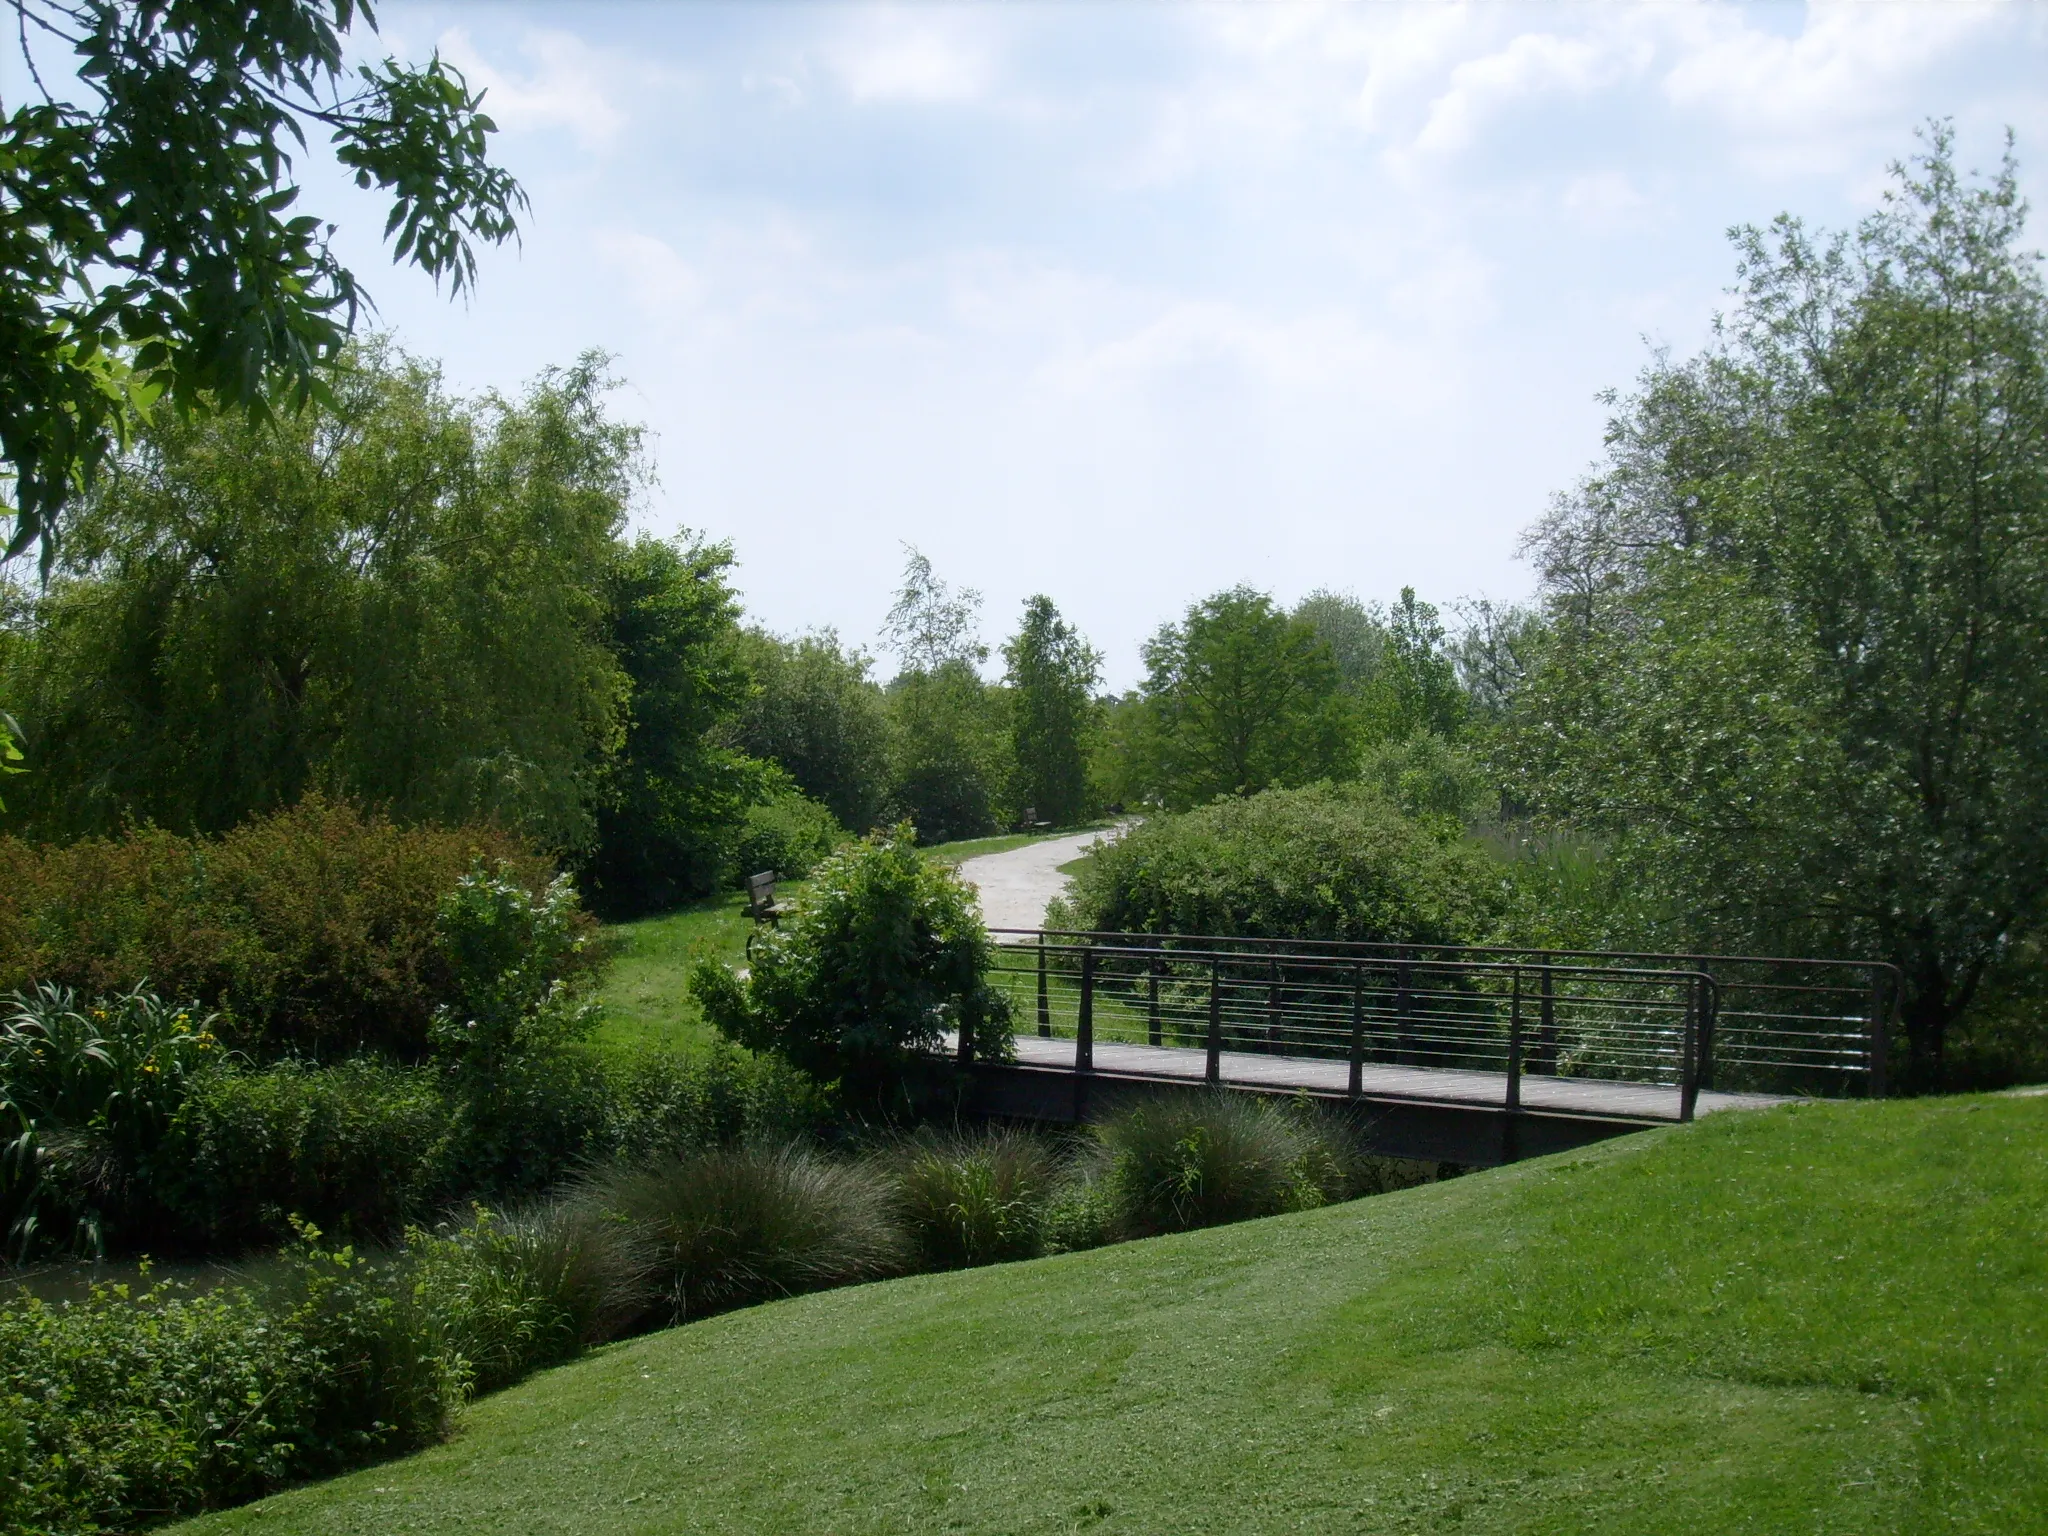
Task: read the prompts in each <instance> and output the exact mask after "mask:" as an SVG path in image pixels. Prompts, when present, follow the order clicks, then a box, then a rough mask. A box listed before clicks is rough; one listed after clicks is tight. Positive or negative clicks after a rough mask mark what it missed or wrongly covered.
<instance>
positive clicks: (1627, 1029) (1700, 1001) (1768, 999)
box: [953, 929, 1898, 1164]
mask: <svg viewBox="0 0 2048 1536" xmlns="http://www.w3.org/2000/svg"><path fill="white" fill-rule="evenodd" d="M992 935H993V937H994V938H995V939H996V940H997V964H996V969H995V980H996V983H997V985H998V986H999V987H1000V988H1001V989H1002V990H1003V991H1004V992H1005V993H1006V994H1007V995H1008V997H1009V999H1010V1002H1011V1007H1012V1011H1013V1019H1014V1022H1015V1026H1016V1051H1015V1059H1014V1060H1010V1061H982V1060H976V1059H975V1056H974V1051H973V1042H972V1041H971V1040H969V1041H965V1042H961V1041H959V1040H958V1039H957V1037H956V1039H955V1040H954V1042H953V1045H954V1048H955V1049H956V1050H957V1051H958V1052H959V1055H960V1058H961V1059H962V1060H963V1062H966V1063H968V1064H969V1065H970V1066H971V1069H972V1072H973V1086H972V1107H973V1108H974V1109H975V1110H976V1111H977V1112H980V1113H984V1114H991V1115H1000V1116H1009V1117H1015V1118H1023V1119H1036V1120H1052V1121H1066V1122H1078V1121H1085V1120H1089V1119H1092V1118H1094V1117H1096V1116H1097V1115H1100V1114H1102V1113H1105V1112H1107V1111H1108V1110H1110V1109H1112V1108H1115V1107H1118V1106H1120V1105H1123V1104H1127V1103H1129V1102H1132V1101H1133V1100H1136V1099H1141V1098H1145V1097H1150V1096H1157V1095H1160V1094H1171V1093H1177V1092H1188V1091H1204V1090H1211V1091H1213V1090H1218V1089H1227V1090H1236V1091H1242V1092H1251V1093H1266V1094H1287V1095H1305V1096H1308V1097H1311V1098H1315V1099H1319V1100H1324V1101H1331V1102H1335V1103H1339V1104H1343V1105H1346V1106H1349V1107H1350V1108H1351V1109H1352V1110H1353V1111H1354V1112H1355V1113H1356V1114H1357V1117H1358V1121H1359V1124H1360V1126H1361V1128H1362V1130H1363V1133H1364V1135H1365V1137H1366V1140H1367V1142H1368V1144H1369V1145H1370V1146H1371V1147H1372V1148H1373V1150H1375V1151H1378V1152H1380V1153H1383V1154H1385V1155H1388V1156H1397V1157H1414V1158H1425V1159H1431V1160H1437V1161H1449V1162H1458V1163H1472V1164H1484V1163H1498V1162H1511V1161H1514V1160H1515V1159H1517V1158H1520V1157H1528V1156H1534V1155H1538V1154H1540V1153H1544V1152H1552V1151H1561V1150H1565V1149H1567V1148H1569V1147H1573V1146H1581V1145H1585V1144H1587V1143H1590V1142H1593V1141H1598V1140H1602V1139H1604V1138H1606V1137H1609V1136H1614V1135H1621V1134H1625V1133H1627V1132H1630V1131H1635V1130H1640V1129H1642V1128H1644V1127H1645V1126H1650V1125H1656V1124H1661V1123H1668V1122H1683V1121H1689V1120H1692V1119H1694V1118H1696V1117H1697V1116H1699V1115H1702V1114H1711V1113H1715V1112H1717V1111H1720V1110H1726V1109H1737V1108H1755V1107H1762V1106H1765V1105H1771V1104H1777V1103H1783V1102H1786V1101H1788V1100H1791V1099H1795V1098H1815V1097H1821V1098H1840V1097H1879V1096H1882V1095H1883V1093H1884V1089H1885V1057H1886V1042H1887V1038H1888V1034H1889V1028H1890V1022H1891V1018H1892V1015H1893V1012H1894V1011H1895V1009H1896V1006H1897V1000H1898V976H1897V973H1896V972H1895V971H1894V970H1893V969H1892V968H1891V967H1889V966H1885V965H1879V964H1871V963H1863V962H1850V961H1827V960H1800V959H1783V958H1771V957H1760V956H1743V955H1672V954H1621V953H1596V952H1587V951H1562V950H1516V949H1507V948H1477V947H1469V946H1445V945H1389V944H1348V943H1336V942H1332V943H1313V942H1302V941H1279V940H1265V939H1250V938H1238V937H1225V936H1213V935H1211V936H1194V937H1184V936H1178V935H1172V936H1166V935H1151V934H1129V933H1080V932H1072V931H1061V930H1046V929H1000V930H993V931H992Z"/></svg>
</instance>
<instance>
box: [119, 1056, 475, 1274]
mask: <svg viewBox="0 0 2048 1536" xmlns="http://www.w3.org/2000/svg"><path fill="white" fill-rule="evenodd" d="M455 1135H456V1127H455V1126H454V1125H453V1124H452V1123H451V1116H450V1113H449V1106H448V1102H447V1100H446V1099H445V1098H444V1097H443V1095H442V1093H441V1091H440V1088H439V1086H438V1083H437V1081H436V1077H435V1074H434V1072H433V1071H432V1070H431V1069H428V1068H423V1067H398V1066H392V1065H389V1064H387V1063H384V1062H379V1061H375V1060H371V1059H366V1058H357V1059H354V1060H350V1061H343V1062H338V1063H336V1064H335V1065H334V1066H331V1067H325V1068H313V1067H309V1066H307V1065H306V1064H305V1063H303V1062H280V1063H278V1064H277V1065H275V1066H271V1067H266V1068H263V1069H261V1070H257V1071H249V1070H235V1069H230V1070H227V1071H222V1072H219V1073H216V1074H214V1075H213V1076H211V1077H209V1078H207V1079H206V1080H205V1081H203V1082H202V1083H200V1084H199V1085H198V1087H197V1088H196V1089H195V1090H194V1091H193V1093H192V1094H191V1095H190V1097H188V1098H187V1099H186V1101H185V1103H184V1106H183V1108H182V1109H181V1110H180V1112H179V1114H178V1118H177V1121H176V1123H175V1125H174V1127H173V1131H172V1134H171V1136H170V1138H169V1139H168V1142H167V1153H168V1155H167V1156H166V1157H165V1158H164V1160H163V1162H162V1165H161V1168H160V1173H159V1189H160V1194H161V1198H162V1199H163V1200H164V1201H165V1203H166V1204H167V1205H168V1206H169V1207H170V1208H171V1211H172V1212H173V1215H174V1218H175V1220H176V1223H177V1227H178V1230H179V1232H180V1234H181V1235H182V1236H183V1237H184V1238H185V1239H186V1240H187V1241H194V1242H200V1243H203V1244H204V1245H205V1246H206V1247H208V1248H210V1249H215V1250H220V1249H226V1250H230V1251H232V1250H235V1249H238V1248H243V1247H248V1246H251V1245H254V1244H256V1243H259V1242H263V1241H266V1240H268V1241H277V1240H281V1239H283V1238H286V1237H289V1236H290V1232H291V1227H290V1218H292V1217H294V1216H297V1217H301V1218H303V1219H305V1220H308V1221H311V1222H313V1223H315V1224H316V1225H318V1226H320V1227H322V1228H324V1229H326V1230H328V1231H332V1232H338V1233H344V1234H348V1235H350V1236H353V1237H355V1238H357V1239H359V1240H360V1239H364V1238H367V1239H371V1240H382V1239H390V1238H395V1237H396V1236H397V1235H398V1233H399V1232H400V1231H401V1229H402V1228H403V1227H404V1225H405V1223H407V1222H408V1221H413V1220H416V1219H418V1218H419V1217H421V1216H423V1215H424V1214H426V1213H427V1212H428V1211H429V1210H430V1209H431V1208H432V1207H433V1206H434V1205H435V1204H436V1203H438V1202H439V1201H441V1200H442V1199H444V1198H446V1196H447V1194H448V1193H449V1184H450V1177H451V1169H450V1164H451V1160H452V1158H453V1156H454V1154H455V1151H456V1148H455V1146H454V1144H453V1143H454V1137H455Z"/></svg>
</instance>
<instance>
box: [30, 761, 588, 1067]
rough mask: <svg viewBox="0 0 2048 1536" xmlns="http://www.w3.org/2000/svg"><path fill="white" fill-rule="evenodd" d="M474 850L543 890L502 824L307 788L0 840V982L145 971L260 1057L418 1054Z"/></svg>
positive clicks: (106, 981) (83, 980) (116, 978)
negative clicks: (201, 1007)
mask: <svg viewBox="0 0 2048 1536" xmlns="http://www.w3.org/2000/svg"><path fill="white" fill-rule="evenodd" d="M479 857H484V858H486V859H490V860H494V861H496V860H503V861H507V862H509V864H510V867H511V869H512V871H513V873H514V877H515V878H516V879H517V880H518V881H520V882H521V883H522V884H523V885H524V886H525V887H526V888H527V889H528V890H531V891H539V890H540V889H542V888H543V887H545V886H546V884H547V880H548V877H549V873H550V872H549V871H548V870H547V868H546V867H545V865H543V864H542V863H541V862H540V861H538V860H535V859H532V858H530V857H527V856H525V855H523V854H521V853H520V852H519V851H518V849H517V848H516V847H515V846H514V845H513V844H512V843H511V842H510V841H509V839H507V838H506V837H505V836H504V835H503V834H501V833H498V832H495V831H491V830H489V829H484V828H459V829H454V830H444V829H441V828H435V827H400V826H397V825H395V824H394V823H392V822H390V821H386V820H384V819H382V818H380V817H375V816H368V815H364V814H363V813H361V812H358V811H356V810H353V809H351V808H350V807H348V806H346V805H339V804H335V803H332V802H329V801H325V800H321V799H319V798H317V797H311V798H308V799H307V800H306V801H305V802H304V803H302V804H301V805H299V806H297V807H296V808H294V809H292V810H288V811H283V812H279V813H278V814H276V815H274V816H268V817H262V818H259V819H257V820H254V821H251V822H248V823H245V824H244V825H242V826H240V827H237V828H236V829H235V830H234V831H232V832H228V833H226V834H224V835H222V836H220V837H217V838H208V837H179V836H175V835H173V834H172V833H169V832H164V831H161V830H158V829H156V828H153V827H145V828H140V829H137V830H135V831H133V832H130V833H128V834H126V835H124V836H122V837H119V838H87V839H84V840H82V841H80V842H76V843H72V844H69V845H66V846H61V847H59V846H53V845H41V844H31V843H25V842H22V841H20V840H18V839H14V838H0V990H21V989H26V988H29V987H32V986H33V985H35V984H36V983H37V982H45V981H47V982H52V983H55V984H58V985H61V986H67V987H70V988H72V989H74V990H75V991H76V992H77V993H78V994H79V995H81V996H111V995H114V994H118V993H122V992H126V991H129V990H132V989H134V988H136V987H140V986H142V985H144V984H145V983H147V984H148V985H149V986H150V987H151V988H152V989H153V990H154V991H155V992H156V993H157V994H158V995H159V996H164V997H190V998H198V999H200V1000H201V1001H202V1002H203V1003H204V1004H205V1005H206V1006H207V1007H208V1008H212V1009H218V1010H219V1011H220V1012H221V1014H222V1016H223V1020H222V1025H221V1029H220V1033H221V1035H222V1038H223V1039H224V1040H225V1041H226V1043H227V1044H228V1045H229V1046H231V1047H233V1048H236V1049H239V1050H243V1051H247V1052H249V1053H251V1054H253V1055H256V1056H259V1057H268V1056H280V1055H304V1056H309V1057H313V1058H316V1059H318V1058H322V1057H330V1056H334V1055H339V1054H345V1053H348V1052H351V1051H357V1050H377V1051H382V1052H384V1053H386V1054H389V1055H392V1056H395V1057H398V1058H400V1059H405V1060H417V1059H420V1058H423V1057H424V1056H426V1055H427V1053H428V1024H429V1021H430V1020H431V1019H432V1017H433V1014H434V1009H435V1008H436V1006H437V1005H439V1004H441V1003H444V1002H449V1001H451V1000H452V997H451V983H452V978H451V976H450V972H449V964H448V959H447V957H446V955H445V953H444V951H443V949H442V946H441V944H440V941H439V930H438V919H439V916H440V910H441V902H442V898H443V897H444V896H446V895H447V894H448V892H450V891H451V890H453V889H454V887H455V884H456V882H457V880H459V879H460V878H461V877H462V875H463V872H464V871H465V870H467V869H469V868H470V867H471V866H472V864H473V863H474V862H475V861H476V860H477V859H478V858H479ZM581 921H584V922H587V921H588V920H587V919H582V920H581ZM598 958H599V957H598V956H597V955H596V953H595V952H594V951H591V950H586V951H584V952H583V953H582V954H581V955H580V956H579V957H578V961H577V963H578V964H580V965H583V966H586V967H589V966H594V965H595V964H596V963H597V961H598Z"/></svg>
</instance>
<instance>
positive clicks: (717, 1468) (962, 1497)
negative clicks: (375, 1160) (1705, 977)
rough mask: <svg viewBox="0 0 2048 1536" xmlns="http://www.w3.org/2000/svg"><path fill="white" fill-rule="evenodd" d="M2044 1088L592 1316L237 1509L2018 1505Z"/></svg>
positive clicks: (451, 1527) (1786, 1518)
mask: <svg viewBox="0 0 2048 1536" xmlns="http://www.w3.org/2000/svg"><path fill="white" fill-rule="evenodd" d="M2044 1335H2048V1099H2043V1098H2020V1097H1995V1098H1994V1097H1986V1098H1972V1099H1947V1100H1923V1101H1919V1102H1909V1103H1897V1104H1884V1105H1833V1106H1809V1107H1802V1108H1796V1109H1788V1110H1780V1111H1772V1112H1768V1113H1762V1114H1748V1115H1733V1114H1730V1115H1717V1116H1715V1117H1713V1118H1712V1119H1711V1120H1709V1121H1706V1122H1703V1123H1701V1124H1699V1125H1697V1126H1694V1127H1690V1128H1674V1129H1671V1130H1668V1131H1658V1132H1652V1133H1648V1134H1645V1135H1641V1136H1637V1137H1632V1138H1629V1139H1627V1140H1625V1141H1622V1142H1616V1143H1609V1144H1607V1145H1606V1146H1604V1147H1602V1148H1600V1149H1598V1150H1594V1151H1589V1152H1581V1153H1575V1154H1569V1155H1565V1156H1561V1157H1555V1158H1550V1159H1547V1160H1544V1161H1540V1162H1534V1163H1526V1164H1523V1165H1520V1166H1518V1167H1515V1168H1510V1169H1505V1170H1500V1171H1496V1172H1491V1173H1482V1174H1474V1175H1472V1176H1469V1177H1466V1178H1463V1179H1458V1180H1455V1181H1452V1182H1449V1183H1445V1184H1439V1185H1433V1186H1428V1187H1425V1188H1421V1189H1415V1190H1410V1191H1407V1192H1404V1193H1401V1194H1395V1195H1387V1196H1382V1197H1380V1198H1377V1199H1373V1200H1367V1201H1362V1202H1358V1203H1356V1204H1352V1205H1347V1206H1340V1207H1335V1208H1331V1209H1327V1210H1323V1211H1318V1212H1314V1213H1311V1214H1307V1215H1302V1216H1290V1217H1282V1218H1279V1219H1276V1220H1271V1221H1262V1222H1254V1223H1248V1224H1245V1225H1243V1226H1238V1227H1231V1228H1223V1229H1218V1230H1213V1231H1209V1232H1204V1233H1197V1234H1192V1235H1189V1236H1184V1237H1172V1238H1164V1239H1158V1240H1154V1241H1151V1242H1144V1243H1133V1244H1128V1245H1125V1246H1122V1247H1117V1248H1108V1249H1102V1250H1098V1251H1096V1252H1093V1253H1086V1254H1075V1255H1068V1256H1064V1257H1060V1258H1053V1259H1045V1260H1039V1261H1036V1262H1033V1263H1028V1264H1015V1265H1009V1266H1004V1267H1000V1268H994V1269H985V1270H979V1271H970V1272H965V1273H960V1274H953V1275H944V1276H928V1277H921V1278H915V1279H909V1280H899V1281H894V1282H890V1283H886V1284H881V1285H872V1286H866V1287H862V1288H859V1289H854V1290H846V1291H839V1292H835V1293H831V1294H827V1295H819V1296H811V1297H805V1298H800V1299H797V1300H793V1301H788V1302H782V1303H778V1304H776V1305H773V1306H768V1307H761V1308H757V1309H755V1310H752V1311H748V1312H742V1313H736V1314H732V1315H730V1316H726V1317H722V1318H714V1319H711V1320H709V1321H706V1322H701V1323H696V1324H692V1325H690V1326H687V1327H683V1328H678V1329H675V1330H673V1331H671V1332H669V1333H666V1334H661V1335H657V1336H653V1337H650V1338H646V1339H642V1340H639V1341H636V1342H633V1343H629V1344H625V1345H620V1346H616V1347H614V1348H611V1349H609V1350H606V1351H604V1352H602V1353H600V1354H598V1355H595V1356H593V1357H590V1358H587V1359H585V1360H584V1361H582V1362H580V1363H578V1364H575V1365H571V1366H567V1367H564V1368H562V1369H560V1370H557V1371H554V1372H551V1373H549V1374H547V1375H545V1376H541V1377H537V1378H535V1379H534V1380H532V1381H530V1382H528V1383H527V1384H526V1385H524V1386H521V1387H518V1388H516V1389H514V1390H512V1391H509V1392H506V1393H504V1394H502V1395H500V1396H498V1397H495V1398H492V1399H489V1400H487V1401H485V1402H482V1403H479V1404H477V1405H476V1406H475V1407H473V1408H472V1409H471V1410H470V1411H469V1412H468V1413H467V1414H466V1415H465V1417H464V1419H463V1422H462V1424H461V1425H460V1428H459V1431H458V1433H457V1435H456V1437H455V1438H454V1439H453V1441H452V1442H451V1443H449V1444H447V1445H445V1446H441V1447H438V1448H436V1449H434V1450H431V1451H429V1452H427V1453H425V1454H423V1455H420V1456H417V1457H414V1458H412V1459H410V1460H408V1461H405V1462H401V1463H396V1464H392V1465H387V1466H384V1467H378V1468H372V1469H371V1470H369V1471H366V1472H362V1473H360V1474H357V1475H354V1476H351V1477H348V1478H345V1479H342V1480H339V1481H337V1482H333V1483H329V1484H325V1485H321V1486H317V1487H313V1488H308V1489H303V1490H300V1491H298V1492H295V1493H292V1494H288V1495H283V1496H279V1497H276V1498H272V1499H270V1500H268V1501H266V1502H264V1503H263V1504H261V1505H256V1506H252V1507H250V1508H248V1509H244V1510H240V1511H236V1512H232V1513H229V1514H224V1515H219V1516H214V1517H210V1518H207V1519H204V1520H201V1521H198V1522H194V1523H193V1524H192V1525H190V1526H188V1527H184V1528H183V1529H187V1530H191V1531H207V1532H222V1531H264V1532H271V1531H276V1532H286V1531H290V1532H300V1531H303V1532H373V1531H374V1532H406V1531H545V1532H593V1533H595V1532H604V1533H610V1532H622V1533H623V1532H669V1531H719V1532H749V1533H755V1532H785V1531H787V1532H837V1533H865V1532H873V1533H882V1532H903V1531H932V1532H953V1531H964V1532H988V1533H998V1532H1001V1533H1011V1532H1067V1531H1077V1530H1092V1531H1100V1532H1136V1531H1146V1532H1225V1531H1229V1532H1252V1531H1257V1532H1279V1531H1315V1532H1398V1531H1431V1532H1435V1531H1457V1532H1508V1531H1513V1532H1538V1531H1541V1532H1559V1533H1579V1532H1601V1533H1616V1532H1645V1533H1649V1532H1655V1533H1659V1536H1669V1533H1673V1532H1677V1533H1682V1536H1703V1533H1710V1532H1738V1531H1739V1532H1768V1533H1778V1532H1843V1533H1856V1536H1865V1533H1872V1532H1901V1533H1907V1532H1911V1533H1919V1532H1933V1531H1941V1532H1952V1531H1971V1532H1998V1533H2013V1532H2032V1531H2043V1530H2048V1364H2044V1362H2048V1336H2044Z"/></svg>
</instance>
